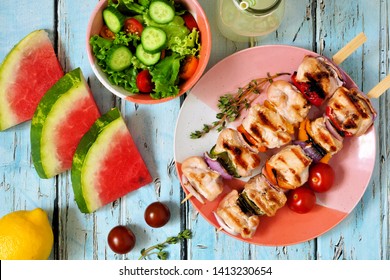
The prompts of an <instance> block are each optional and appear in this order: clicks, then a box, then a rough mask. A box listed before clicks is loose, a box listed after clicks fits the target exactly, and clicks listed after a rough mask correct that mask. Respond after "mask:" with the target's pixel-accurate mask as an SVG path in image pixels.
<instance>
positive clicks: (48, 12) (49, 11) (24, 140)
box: [0, 0, 55, 255]
mask: <svg viewBox="0 0 390 280" xmlns="http://www.w3.org/2000/svg"><path fill="white" fill-rule="evenodd" d="M30 2H31V1H27V0H22V1H18V2H14V1H8V0H5V1H1V3H0V28H1V32H0V40H1V44H0V61H3V59H4V57H5V56H6V55H7V53H8V52H9V51H10V50H11V48H12V47H13V46H14V45H15V44H17V43H18V42H19V41H20V40H21V39H22V38H23V37H25V36H27V34H29V33H30V32H32V31H34V30H36V29H45V30H47V31H48V33H49V35H50V37H51V38H52V39H53V38H54V17H55V15H54V3H53V2H52V1H50V2H48V3H47V5H45V6H42V7H41V8H40V9H29V7H31V3H30ZM42 14H45V18H46V20H44V21H43V20H42V17H41V16H42ZM29 139H30V122H25V123H23V124H21V125H19V126H17V127H14V128H10V129H8V130H7V131H3V132H1V134H0V178H1V181H0V216H3V215H5V214H6V213H9V212H11V211H15V210H24V209H28V210H29V209H33V208H36V207H41V208H43V209H45V210H46V212H47V213H48V215H49V218H50V219H52V213H53V208H54V198H55V180H54V179H49V180H41V179H40V178H39V177H38V175H37V174H36V172H35V171H34V167H33V164H32V159H31V150H30V143H29V142H30V140H29ZM52 255H53V254H52Z"/></svg>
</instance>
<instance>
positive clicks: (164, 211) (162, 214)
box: [144, 201, 171, 228]
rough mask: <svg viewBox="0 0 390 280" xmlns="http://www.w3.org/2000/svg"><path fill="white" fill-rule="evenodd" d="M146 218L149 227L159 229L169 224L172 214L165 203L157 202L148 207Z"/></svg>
mask: <svg viewBox="0 0 390 280" xmlns="http://www.w3.org/2000/svg"><path fill="white" fill-rule="evenodd" d="M144 218H145V222H146V223H147V224H148V225H149V226H151V227H154V228H159V227H162V226H164V225H166V223H168V221H169V219H170V218H171V212H170V210H169V208H168V206H166V205H165V204H164V203H161V202H158V201H156V202H153V203H152V204H150V205H149V206H148V207H146V209H145V215H144Z"/></svg>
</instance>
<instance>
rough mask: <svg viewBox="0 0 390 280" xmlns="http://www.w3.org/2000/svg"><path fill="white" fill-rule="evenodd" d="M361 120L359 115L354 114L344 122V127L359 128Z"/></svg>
mask: <svg viewBox="0 0 390 280" xmlns="http://www.w3.org/2000/svg"><path fill="white" fill-rule="evenodd" d="M358 120H359V116H357V115H355V114H352V115H350V116H349V118H348V119H346V120H345V121H344V122H343V127H344V129H356V128H358V125H357V121H358Z"/></svg>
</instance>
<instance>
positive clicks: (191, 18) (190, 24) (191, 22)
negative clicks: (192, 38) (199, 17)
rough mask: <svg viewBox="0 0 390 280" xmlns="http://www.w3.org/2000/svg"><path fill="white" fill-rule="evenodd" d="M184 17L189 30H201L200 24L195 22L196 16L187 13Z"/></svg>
mask: <svg viewBox="0 0 390 280" xmlns="http://www.w3.org/2000/svg"><path fill="white" fill-rule="evenodd" d="M182 17H183V19H184V23H185V25H186V26H187V28H188V29H189V30H191V31H192V29H193V28H195V29H198V30H199V27H198V24H197V23H196V20H195V18H194V16H193V15H192V14H191V13H189V12H186V13H185V14H184V15H183V16H182Z"/></svg>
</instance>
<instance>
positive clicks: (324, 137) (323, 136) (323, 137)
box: [317, 129, 337, 152]
mask: <svg viewBox="0 0 390 280" xmlns="http://www.w3.org/2000/svg"><path fill="white" fill-rule="evenodd" d="M317 133H318V138H319V140H320V141H319V142H320V143H325V144H327V145H328V146H329V152H336V151H337V147H336V146H335V145H334V141H333V138H332V136H330V135H329V134H327V133H324V132H323V131H322V129H319V130H318V131H317Z"/></svg>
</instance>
